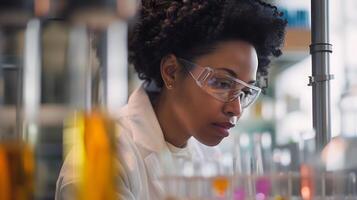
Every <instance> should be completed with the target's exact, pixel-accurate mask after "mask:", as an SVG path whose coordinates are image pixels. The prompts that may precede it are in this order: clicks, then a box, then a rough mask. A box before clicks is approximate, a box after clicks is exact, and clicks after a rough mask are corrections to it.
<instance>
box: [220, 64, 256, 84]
mask: <svg viewBox="0 0 357 200" xmlns="http://www.w3.org/2000/svg"><path fill="white" fill-rule="evenodd" d="M217 69H220V70H224V71H226V72H228V73H229V74H230V75H232V76H234V77H235V78H237V77H238V76H237V74H236V73H235V72H234V71H233V70H231V69H228V68H217ZM256 82H257V81H255V80H251V81H249V82H248V84H255V83H256Z"/></svg>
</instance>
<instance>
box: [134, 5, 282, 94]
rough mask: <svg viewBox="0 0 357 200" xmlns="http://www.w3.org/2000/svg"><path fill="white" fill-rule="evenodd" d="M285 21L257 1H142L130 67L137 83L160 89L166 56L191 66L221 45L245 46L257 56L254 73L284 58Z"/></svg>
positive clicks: (280, 14) (276, 12) (278, 13)
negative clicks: (150, 83) (229, 42)
mask: <svg viewBox="0 0 357 200" xmlns="http://www.w3.org/2000/svg"><path fill="white" fill-rule="evenodd" d="M286 24H287V21H286V20H285V19H284V18H283V16H282V13H281V12H280V11H279V10H278V9H277V7H275V6H273V5H271V4H268V3H265V2H263V1H261V0H143V2H142V9H141V13H140V16H139V20H138V22H137V23H136V24H135V26H134V28H133V30H132V32H131V33H130V35H129V62H130V63H132V64H133V65H134V67H135V69H136V71H137V72H138V76H139V78H140V79H143V80H146V81H155V82H156V84H157V85H158V86H159V87H162V86H163V80H162V78H161V73H160V62H161V59H162V58H163V57H165V56H167V55H169V54H174V55H176V56H178V57H182V58H186V59H188V60H193V59H195V58H197V57H199V56H202V55H205V54H207V53H210V52H211V51H212V50H213V49H214V47H215V45H217V43H218V42H221V41H227V40H236V39H239V40H243V41H246V42H249V43H250V44H252V45H253V46H254V47H255V49H256V51H257V54H258V61H259V65H258V72H259V73H260V74H265V75H266V74H267V70H268V65H269V63H270V57H271V56H275V57H278V56H280V55H281V54H282V52H281V46H282V44H283V41H284V35H285V27H286Z"/></svg>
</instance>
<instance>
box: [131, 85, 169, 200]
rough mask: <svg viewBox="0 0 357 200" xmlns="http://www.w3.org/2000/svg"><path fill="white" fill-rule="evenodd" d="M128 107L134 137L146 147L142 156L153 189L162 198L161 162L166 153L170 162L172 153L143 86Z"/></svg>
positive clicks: (134, 94) (136, 141)
mask: <svg viewBox="0 0 357 200" xmlns="http://www.w3.org/2000/svg"><path fill="white" fill-rule="evenodd" d="M128 108H129V109H128V110H130V117H131V119H132V120H131V122H132V124H131V129H132V137H133V139H134V142H135V143H136V144H137V145H139V146H141V148H144V149H145V151H143V152H145V153H142V156H143V158H144V162H145V165H146V169H147V172H148V178H149V181H150V182H151V184H152V185H151V186H152V187H153V188H152V189H154V190H156V191H157V192H156V194H158V195H159V197H157V198H160V197H162V196H161V195H163V192H164V189H163V187H162V184H161V183H160V181H159V177H160V175H161V173H162V172H163V170H164V169H163V167H162V165H161V162H160V161H161V158H162V157H161V156H162V155H165V159H166V161H168V162H169V163H170V161H172V155H171V154H170V153H169V149H168V147H167V145H166V142H165V139H164V136H163V133H162V130H161V127H160V124H159V122H158V120H157V117H156V115H155V112H154V109H153V107H152V105H151V102H150V100H149V97H148V95H147V93H146V91H145V89H144V87H143V86H141V87H140V88H138V89H137V90H136V91H134V92H133V94H132V95H131V96H130V98H129V102H128ZM151 186H150V187H151Z"/></svg>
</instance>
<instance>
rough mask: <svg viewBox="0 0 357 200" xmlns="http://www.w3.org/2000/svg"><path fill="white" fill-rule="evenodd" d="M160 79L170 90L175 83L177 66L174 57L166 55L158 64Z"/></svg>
mask: <svg viewBox="0 0 357 200" xmlns="http://www.w3.org/2000/svg"><path fill="white" fill-rule="evenodd" d="M160 71H161V77H162V80H163V81H164V84H165V86H166V88H167V89H172V88H173V87H174V86H175V82H176V81H177V77H178V72H179V65H178V62H177V59H176V56H175V55H173V54H170V55H167V56H165V57H163V58H162V59H161V64H160Z"/></svg>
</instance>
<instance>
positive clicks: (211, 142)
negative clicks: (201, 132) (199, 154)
mask: <svg viewBox="0 0 357 200" xmlns="http://www.w3.org/2000/svg"><path fill="white" fill-rule="evenodd" d="M222 139H223V138H220V139H217V138H215V139H214V140H202V139H197V140H198V141H199V142H201V143H202V144H204V145H207V146H210V147H213V146H217V145H218V144H219V143H221V141H222Z"/></svg>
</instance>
